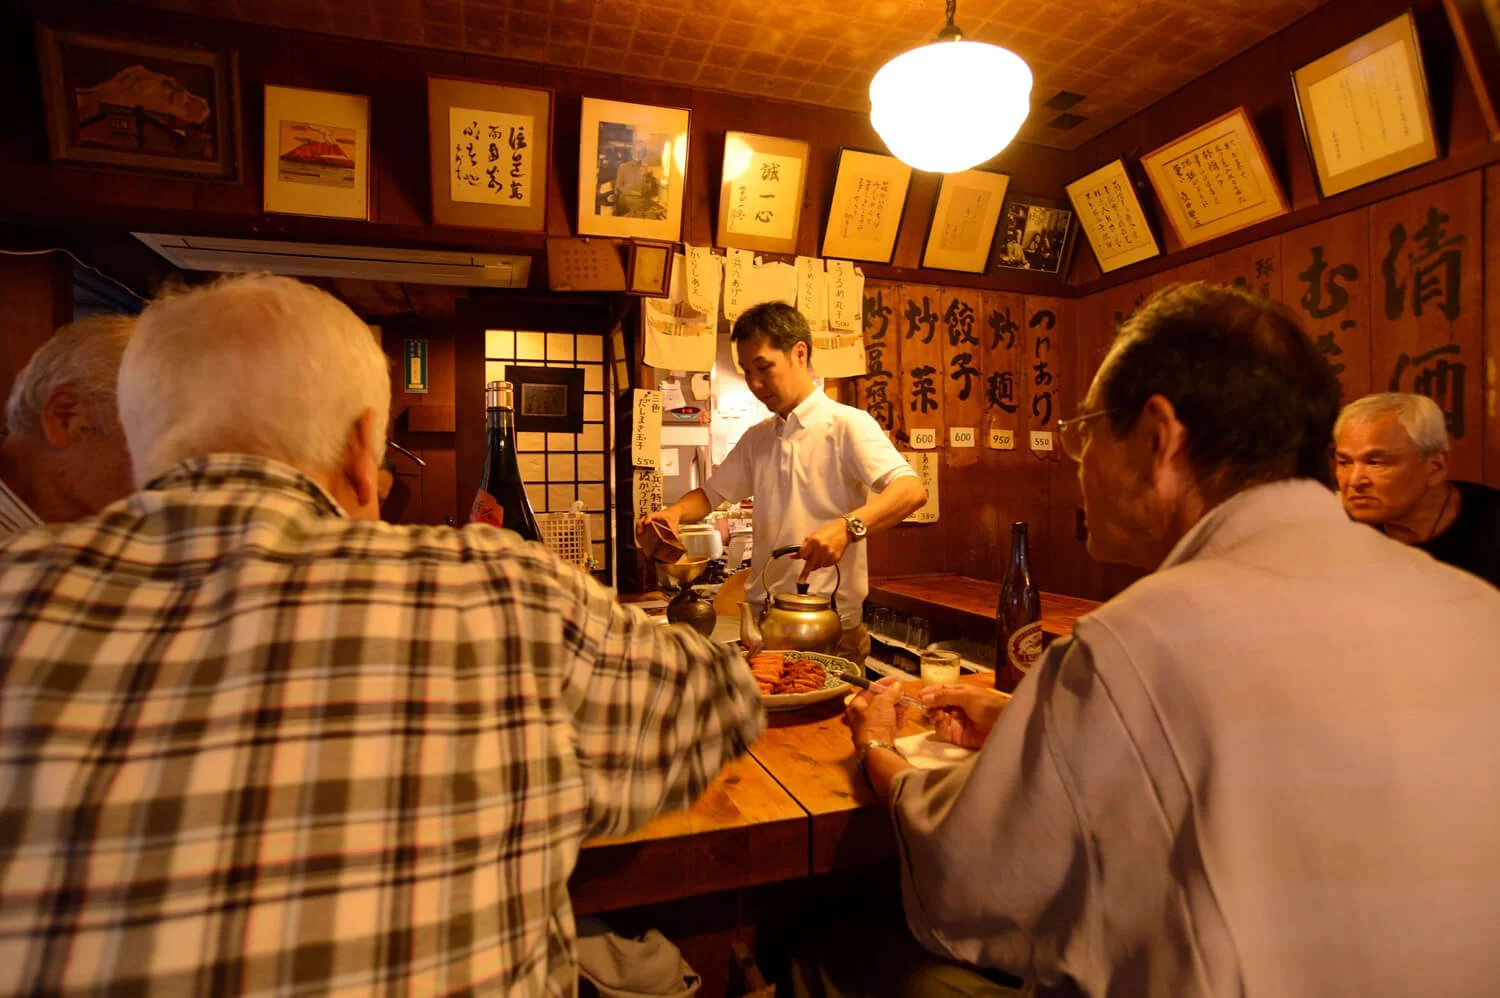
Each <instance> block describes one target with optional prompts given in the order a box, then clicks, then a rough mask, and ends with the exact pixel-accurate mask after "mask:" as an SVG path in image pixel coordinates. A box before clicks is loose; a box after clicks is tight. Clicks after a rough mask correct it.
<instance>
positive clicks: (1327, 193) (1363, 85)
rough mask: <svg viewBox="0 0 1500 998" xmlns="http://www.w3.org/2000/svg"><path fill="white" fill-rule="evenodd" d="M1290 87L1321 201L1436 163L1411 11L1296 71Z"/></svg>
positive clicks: (1434, 136)
mask: <svg viewBox="0 0 1500 998" xmlns="http://www.w3.org/2000/svg"><path fill="white" fill-rule="evenodd" d="M1292 90H1293V92H1294V93H1295V94H1296V97H1297V114H1298V116H1299V117H1300V118H1301V119H1302V135H1303V138H1304V140H1305V141H1306V144H1307V155H1308V158H1309V159H1310V160H1311V161H1312V164H1313V176H1314V177H1315V178H1316V179H1317V182H1318V190H1319V191H1320V192H1321V193H1322V195H1323V197H1325V198H1327V197H1332V196H1334V195H1335V194H1342V193H1343V192H1344V191H1347V190H1352V189H1354V188H1356V187H1362V186H1363V185H1365V184H1368V183H1371V182H1373V181H1376V180H1380V179H1383V178H1385V177H1389V176H1391V175H1392V174H1395V173H1400V172H1402V171H1403V170H1409V169H1411V168H1412V167H1415V166H1421V165H1423V164H1424V163H1431V162H1432V161H1433V160H1435V159H1437V158H1438V155H1439V150H1438V142H1437V133H1436V132H1435V131H1434V130H1433V123H1432V101H1431V99H1430V97H1429V95H1428V92H1427V74H1426V71H1425V70H1424V68H1423V66H1422V49H1421V46H1420V44H1419V43H1418V40H1417V22H1416V19H1415V18H1414V17H1413V16H1412V13H1411V11H1407V12H1405V13H1403V14H1401V15H1399V16H1397V17H1394V18H1392V19H1391V20H1389V21H1387V22H1386V23H1385V24H1382V25H1381V26H1380V27H1378V28H1376V29H1375V30H1373V31H1370V32H1367V33H1365V34H1363V35H1361V36H1360V37H1358V38H1356V39H1355V40H1354V41H1352V42H1349V43H1348V44H1347V45H1341V46H1339V47H1338V48H1336V49H1334V50H1333V51H1332V52H1329V53H1328V54H1327V55H1325V56H1322V57H1320V58H1317V59H1314V60H1313V61H1312V62H1310V63H1308V64H1307V65H1305V66H1302V67H1301V68H1299V69H1295V70H1293V71H1292Z"/></svg>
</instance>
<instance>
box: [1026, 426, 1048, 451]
mask: <svg viewBox="0 0 1500 998" xmlns="http://www.w3.org/2000/svg"><path fill="white" fill-rule="evenodd" d="M1031 449H1032V450H1051V449H1052V431H1051V430H1032V431H1031Z"/></svg>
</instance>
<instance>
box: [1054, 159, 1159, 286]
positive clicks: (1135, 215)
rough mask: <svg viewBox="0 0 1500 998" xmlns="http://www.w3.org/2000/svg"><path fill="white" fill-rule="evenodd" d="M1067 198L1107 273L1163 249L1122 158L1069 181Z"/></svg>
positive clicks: (1102, 268) (1101, 266) (1146, 258)
mask: <svg viewBox="0 0 1500 998" xmlns="http://www.w3.org/2000/svg"><path fill="white" fill-rule="evenodd" d="M1068 198H1069V200H1071V201H1072V202H1073V210H1074V211H1076V212H1077V213H1078V221H1079V223H1080V224H1081V225H1082V226H1083V231H1084V233H1085V234H1086V235H1087V236H1088V237H1089V245H1090V246H1092V247H1093V248H1094V256H1096V257H1097V258H1098V260H1099V269H1100V270H1102V271H1104V272H1105V273H1108V272H1109V271H1112V270H1118V269H1119V268H1121V267H1125V266H1128V265H1130V264H1132V263H1139V262H1140V261H1142V260H1149V259H1150V258H1151V257H1153V256H1156V255H1158V254H1159V253H1160V252H1161V249H1160V248H1159V247H1158V246H1157V244H1156V236H1155V235H1154V234H1153V233H1152V232H1151V226H1150V225H1149V224H1148V223H1147V221H1146V214H1145V212H1144V210H1143V209H1142V208H1141V202H1140V199H1139V198H1137V197H1136V194H1135V189H1134V188H1133V187H1132V186H1131V184H1130V177H1129V176H1128V175H1127V174H1126V172H1125V164H1124V162H1122V161H1121V160H1118V159H1117V160H1115V161H1114V162H1113V163H1110V164H1109V165H1107V166H1104V167H1101V168H1100V169H1098V170H1095V171H1094V172H1093V173H1090V174H1089V175H1088V176H1086V177H1083V178H1081V179H1079V180H1075V181H1074V182H1073V183H1071V184H1069V185H1068Z"/></svg>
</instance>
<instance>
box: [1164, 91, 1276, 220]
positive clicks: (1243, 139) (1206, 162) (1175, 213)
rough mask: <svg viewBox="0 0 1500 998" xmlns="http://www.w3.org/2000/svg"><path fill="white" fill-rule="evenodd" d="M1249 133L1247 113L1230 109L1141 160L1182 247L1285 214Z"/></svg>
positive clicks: (1266, 164)
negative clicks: (1228, 111) (1221, 115)
mask: <svg viewBox="0 0 1500 998" xmlns="http://www.w3.org/2000/svg"><path fill="white" fill-rule="evenodd" d="M1252 129H1253V126H1252V125H1251V123H1250V116H1249V114H1248V113H1247V112H1246V111H1245V109H1244V108H1242V107H1241V108H1236V109H1235V110H1233V111H1231V112H1230V113H1228V114H1226V115H1224V116H1223V117H1221V118H1218V119H1215V120H1214V121H1211V122H1209V123H1208V124H1207V125H1204V126H1203V127H1202V128H1198V129H1195V130H1194V131H1193V132H1191V133H1189V134H1188V135H1185V136H1183V137H1182V138H1180V139H1177V140H1176V141H1174V142H1170V143H1168V144H1167V145H1165V146H1163V147H1161V148H1160V149H1157V150H1155V151H1153V152H1151V153H1148V154H1147V155H1146V156H1143V157H1142V158H1141V163H1142V165H1143V166H1144V167H1145V169H1146V175H1147V176H1148V177H1150V178H1151V184H1152V186H1154V187H1155V188H1156V195H1157V198H1158V199H1159V200H1160V201H1161V204H1162V207H1163V208H1164V209H1165V210H1166V213H1167V217H1168V218H1169V219H1170V220H1171V222H1172V226H1173V227H1174V228H1175V229H1176V230H1177V235H1178V237H1179V238H1180V239H1181V240H1182V243H1183V245H1186V246H1191V245H1193V244H1195V243H1200V242H1203V241H1204V240H1207V239H1212V238H1213V237H1215V236H1219V235H1223V234H1224V233H1226V232H1233V231H1234V230H1236V229H1242V228H1244V227H1246V226H1248V225H1253V224H1255V223H1256V222H1260V221H1264V220H1265V219H1268V218H1274V217H1276V216H1277V215H1281V214H1283V213H1285V212H1286V210H1287V205H1286V199H1285V198H1284V197H1283V195H1282V193H1281V186H1280V184H1278V183H1277V181H1276V177H1275V174H1274V173H1272V171H1271V165H1270V163H1269V162H1267V161H1266V157H1265V153H1263V152H1262V151H1261V148H1260V143H1259V142H1258V141H1257V140H1256V138H1255V133H1254V131H1253V130H1252Z"/></svg>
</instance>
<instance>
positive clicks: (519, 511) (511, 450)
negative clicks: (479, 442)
mask: <svg viewBox="0 0 1500 998" xmlns="http://www.w3.org/2000/svg"><path fill="white" fill-rule="evenodd" d="M511 394H512V392H511V386H510V382H508V381H491V382H490V383H489V384H487V385H485V388H484V404H485V422H486V424H487V432H486V441H485V443H486V449H485V454H484V476H483V477H482V478H481V479H480V482H479V488H478V490H477V491H476V492H475V495H474V506H473V508H472V509H471V510H470V511H469V522H470V523H488V524H490V525H491V526H495V527H504V528H506V529H507V530H514V531H515V532H516V533H518V534H520V535H521V536H522V537H523V538H525V539H526V540H528V541H539V540H541V539H542V532H541V530H540V529H539V528H538V527H537V524H536V515H535V514H534V513H532V511H531V503H530V501H528V500H527V498H526V486H525V484H523V483H522V481H521V466H520V464H519V463H518V462H517V460H516V424H515V417H514V415H513V414H512V412H511V409H512V405H511Z"/></svg>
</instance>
